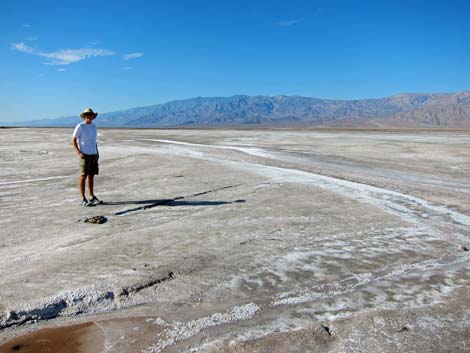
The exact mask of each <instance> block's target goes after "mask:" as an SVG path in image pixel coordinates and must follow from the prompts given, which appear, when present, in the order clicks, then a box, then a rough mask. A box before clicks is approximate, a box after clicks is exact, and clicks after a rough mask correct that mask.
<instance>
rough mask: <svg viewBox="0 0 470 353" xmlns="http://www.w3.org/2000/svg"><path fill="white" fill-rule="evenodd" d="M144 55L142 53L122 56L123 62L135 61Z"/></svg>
mask: <svg viewBox="0 0 470 353" xmlns="http://www.w3.org/2000/svg"><path fill="white" fill-rule="evenodd" d="M143 55H144V53H129V54H126V55H124V56H123V58H124V60H131V59H137V58H140V57H142V56H143Z"/></svg>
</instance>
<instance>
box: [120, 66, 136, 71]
mask: <svg viewBox="0 0 470 353" xmlns="http://www.w3.org/2000/svg"><path fill="white" fill-rule="evenodd" d="M132 69H134V68H133V67H132V66H123V67H121V70H124V71H129V70H132Z"/></svg>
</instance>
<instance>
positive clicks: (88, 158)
mask: <svg viewBox="0 0 470 353" xmlns="http://www.w3.org/2000/svg"><path fill="white" fill-rule="evenodd" d="M83 156H84V158H81V159H80V175H98V173H99V168H98V155H97V154H84V155H83Z"/></svg>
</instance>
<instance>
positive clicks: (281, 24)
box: [276, 18, 304, 27]
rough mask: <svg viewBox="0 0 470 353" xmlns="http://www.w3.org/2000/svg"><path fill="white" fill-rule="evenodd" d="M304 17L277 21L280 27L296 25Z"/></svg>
mask: <svg viewBox="0 0 470 353" xmlns="http://www.w3.org/2000/svg"><path fill="white" fill-rule="evenodd" d="M303 20H304V19H303V18H297V19H295V20H289V21H279V22H277V23H276V24H277V25H278V26H279V27H291V26H294V25H296V24H298V23H300V22H302V21H303Z"/></svg>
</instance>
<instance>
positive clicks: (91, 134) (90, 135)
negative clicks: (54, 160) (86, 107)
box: [73, 122, 98, 154]
mask: <svg viewBox="0 0 470 353" xmlns="http://www.w3.org/2000/svg"><path fill="white" fill-rule="evenodd" d="M73 137H76V138H77V139H78V148H79V149H80V152H82V153H83V154H98V151H97V149H96V125H94V124H93V123H92V124H87V123H85V122H82V123H80V124H78V125H77V126H76V127H75V130H74V132H73Z"/></svg>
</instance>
